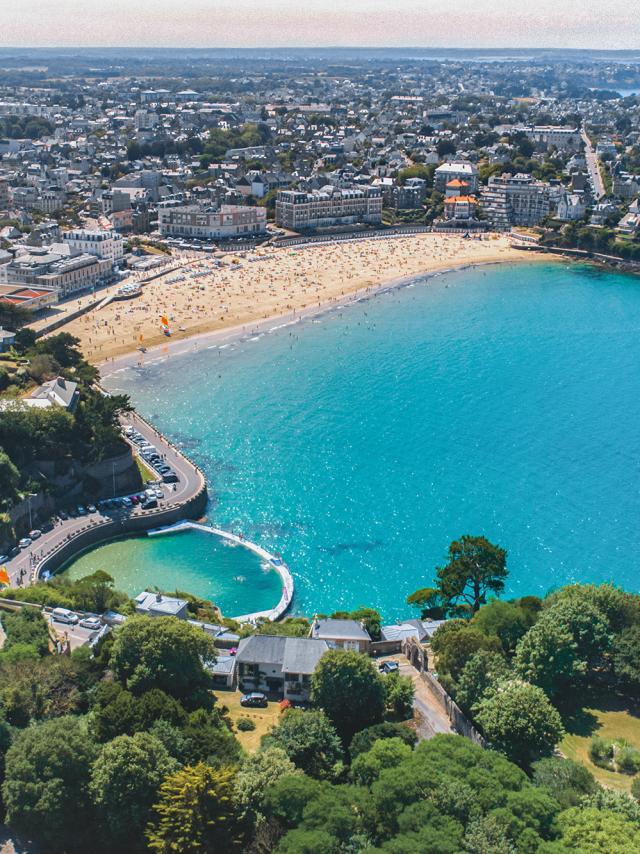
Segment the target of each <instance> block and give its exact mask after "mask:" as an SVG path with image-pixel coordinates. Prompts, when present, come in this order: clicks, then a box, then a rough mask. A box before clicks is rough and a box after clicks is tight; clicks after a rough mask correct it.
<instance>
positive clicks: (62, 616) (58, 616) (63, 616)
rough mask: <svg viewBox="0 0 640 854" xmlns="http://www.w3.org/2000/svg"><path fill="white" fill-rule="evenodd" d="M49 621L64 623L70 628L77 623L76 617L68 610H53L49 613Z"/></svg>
mask: <svg viewBox="0 0 640 854" xmlns="http://www.w3.org/2000/svg"><path fill="white" fill-rule="evenodd" d="M51 619H52V620H55V621H56V623H66V624H67V625H70V626H75V624H76V623H77V622H78V615H77V614H74V613H73V611H70V610H69V609H68V608H54V609H53V611H52V612H51Z"/></svg>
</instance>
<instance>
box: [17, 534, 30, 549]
mask: <svg viewBox="0 0 640 854" xmlns="http://www.w3.org/2000/svg"><path fill="white" fill-rule="evenodd" d="M31 543H32V540H31V537H23V538H22V539H21V540H20V541H19V543H18V548H19V549H28V548H29V546H30V545H31Z"/></svg>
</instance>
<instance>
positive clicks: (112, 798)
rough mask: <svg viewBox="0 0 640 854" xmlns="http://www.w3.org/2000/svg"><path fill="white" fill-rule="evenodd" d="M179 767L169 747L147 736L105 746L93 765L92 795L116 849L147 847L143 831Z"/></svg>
mask: <svg viewBox="0 0 640 854" xmlns="http://www.w3.org/2000/svg"><path fill="white" fill-rule="evenodd" d="M177 767H178V766H177V763H176V761H175V759H173V758H172V757H171V756H169V754H168V752H167V749H166V748H165V746H164V745H163V744H162V743H161V742H159V741H158V740H157V739H156V738H154V737H153V736H152V735H149V733H146V732H138V733H136V734H135V735H133V736H129V735H120V736H118V737H117V738H114V740H113V741H110V742H109V743H108V744H105V745H104V747H103V748H102V750H101V751H100V753H99V755H98V758H97V759H96V761H95V763H94V765H93V770H92V772H91V783H90V792H91V796H92V799H93V802H94V803H95V804H96V806H97V807H98V809H99V814H100V819H101V820H102V822H103V823H104V826H105V830H106V834H107V836H108V838H110V840H111V842H112V843H113V844H114V845H116V846H125V844H126V847H127V850H139V849H141V848H143V847H144V840H143V831H144V829H145V827H146V825H147V822H148V820H149V816H150V813H151V807H152V806H153V803H154V801H155V800H156V797H157V794H158V789H159V788H160V784H161V783H162V781H163V780H164V778H165V777H166V776H168V775H169V774H172V773H174V772H175V771H176V770H177Z"/></svg>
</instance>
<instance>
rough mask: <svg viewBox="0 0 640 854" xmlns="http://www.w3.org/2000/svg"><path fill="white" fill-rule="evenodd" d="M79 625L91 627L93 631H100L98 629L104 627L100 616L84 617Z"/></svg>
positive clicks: (84, 627)
mask: <svg viewBox="0 0 640 854" xmlns="http://www.w3.org/2000/svg"><path fill="white" fill-rule="evenodd" d="M78 625H79V626H82V628H83V629H91V630H92V631H98V629H101V628H102V620H101V619H100V617H84V618H83V619H82V620H80V622H79V623H78Z"/></svg>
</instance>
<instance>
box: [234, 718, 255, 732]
mask: <svg viewBox="0 0 640 854" xmlns="http://www.w3.org/2000/svg"><path fill="white" fill-rule="evenodd" d="M236 727H237V729H238V730H239V731H240V732H251V731H252V730H254V729H255V728H256V725H255V724H254V722H253V721H252V720H250V719H249V718H238V720H237V722H236Z"/></svg>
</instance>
